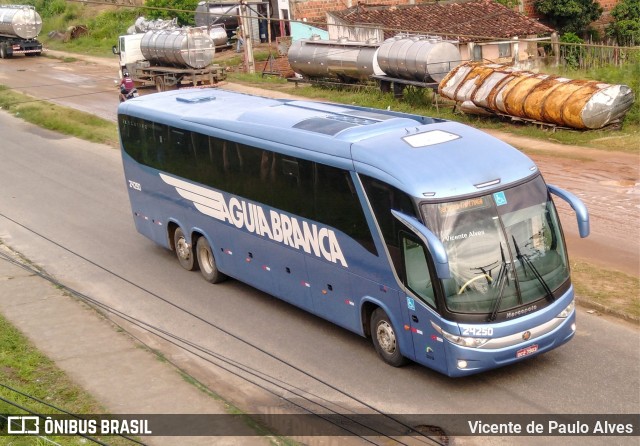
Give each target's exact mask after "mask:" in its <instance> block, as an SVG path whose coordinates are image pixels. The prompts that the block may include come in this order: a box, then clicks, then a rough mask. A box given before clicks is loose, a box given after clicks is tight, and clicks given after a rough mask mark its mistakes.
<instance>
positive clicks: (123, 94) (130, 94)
mask: <svg viewBox="0 0 640 446" xmlns="http://www.w3.org/2000/svg"><path fill="white" fill-rule="evenodd" d="M138 96H140V95H139V94H138V89H137V88H135V87H134V88H132V89H131V90H129V91H127V90H122V89H121V90H120V102H124V101H128V100H129V99H133V98H137V97H138Z"/></svg>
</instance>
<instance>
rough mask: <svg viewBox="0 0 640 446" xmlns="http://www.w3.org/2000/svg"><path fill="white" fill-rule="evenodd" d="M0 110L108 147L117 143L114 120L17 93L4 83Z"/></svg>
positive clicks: (0, 96)
mask: <svg viewBox="0 0 640 446" xmlns="http://www.w3.org/2000/svg"><path fill="white" fill-rule="evenodd" d="M0 110H5V111H8V112H9V113H11V114H12V115H14V116H16V117H19V118H21V119H24V120H25V121H27V122H30V123H32V124H35V125H38V126H40V127H44V128H46V129H48V130H53V131H56V132H59V133H63V134H65V135H70V136H75V137H78V138H81V139H84V140H86V141H91V142H96V143H101V144H107V145H110V146H112V147H117V146H118V129H117V126H116V124H115V123H113V122H111V121H107V120H105V119H102V118H99V117H97V116H95V115H91V114H89V113H84V112H81V111H78V110H75V109H72V108H68V107H63V106H61V105H56V104H53V103H52V102H47V101H43V100H40V99H36V98H34V97H32V96H27V95H25V94H22V93H18V92H16V91H14V90H11V89H8V88H7V87H6V86H4V85H0Z"/></svg>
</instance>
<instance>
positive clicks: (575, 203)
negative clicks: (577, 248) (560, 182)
mask: <svg viewBox="0 0 640 446" xmlns="http://www.w3.org/2000/svg"><path fill="white" fill-rule="evenodd" d="M547 187H548V188H549V192H551V193H552V194H553V195H555V196H557V197H560V198H562V199H563V200H564V201H566V202H567V203H569V206H571V208H572V209H573V210H574V212H575V213H576V218H577V219H578V232H579V233H580V237H582V238H585V237H587V236H588V235H589V231H590V229H589V211H588V210H587V207H586V206H585V205H584V203H583V202H582V200H580V199H579V198H578V197H576V196H575V195H573V194H572V193H571V192H567V191H566V190H564V189H560V188H559V187H556V186H552V185H551V184H547Z"/></svg>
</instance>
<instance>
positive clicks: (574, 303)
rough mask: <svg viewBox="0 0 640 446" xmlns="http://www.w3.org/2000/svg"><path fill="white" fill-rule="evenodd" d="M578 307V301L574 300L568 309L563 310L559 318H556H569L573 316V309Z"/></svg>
mask: <svg viewBox="0 0 640 446" xmlns="http://www.w3.org/2000/svg"><path fill="white" fill-rule="evenodd" d="M575 307H576V301H575V300H572V301H571V303H570V304H569V305H567V308H565V309H564V310H562V311H561V312H560V313H559V314H558V316H556V317H561V318H567V317H569V315H570V314H571V312H572V311H573V309H574V308H575Z"/></svg>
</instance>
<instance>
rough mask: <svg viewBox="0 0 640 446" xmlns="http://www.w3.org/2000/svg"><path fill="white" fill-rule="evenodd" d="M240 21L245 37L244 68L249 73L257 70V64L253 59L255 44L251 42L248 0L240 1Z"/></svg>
mask: <svg viewBox="0 0 640 446" xmlns="http://www.w3.org/2000/svg"><path fill="white" fill-rule="evenodd" d="M238 22H239V23H240V29H241V30H242V36H243V37H244V45H243V47H244V68H245V70H246V72H247V73H250V74H253V73H255V72H256V64H255V62H254V60H253V44H252V43H251V28H250V26H248V25H250V22H249V16H248V15H247V2H246V1H245V0H241V1H240V17H238Z"/></svg>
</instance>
